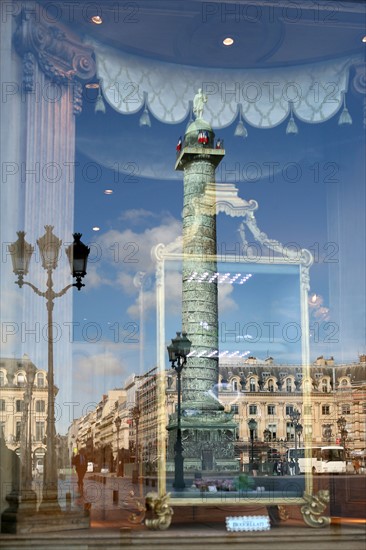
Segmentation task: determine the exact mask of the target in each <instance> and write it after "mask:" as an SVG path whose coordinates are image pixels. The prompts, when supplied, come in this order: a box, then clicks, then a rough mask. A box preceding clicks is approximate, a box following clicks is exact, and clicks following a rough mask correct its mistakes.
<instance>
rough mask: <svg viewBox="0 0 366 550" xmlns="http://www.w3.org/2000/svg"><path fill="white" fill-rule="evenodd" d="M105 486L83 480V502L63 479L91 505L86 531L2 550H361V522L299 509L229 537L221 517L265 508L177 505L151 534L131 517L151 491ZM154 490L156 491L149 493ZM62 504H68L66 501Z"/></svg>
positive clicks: (364, 533) (24, 539)
mask: <svg viewBox="0 0 366 550" xmlns="http://www.w3.org/2000/svg"><path fill="white" fill-rule="evenodd" d="M105 479H106V481H105V483H99V482H97V481H93V480H92V479H91V476H89V477H86V479H85V489H84V494H85V498H84V499H82V498H80V497H79V496H78V495H77V492H76V478H75V479H74V477H72V478H69V479H66V480H65V485H64V491H65V489H66V488H67V487H69V488H71V489H72V490H71V493H72V507H73V508H74V509H75V508H77V507H83V506H84V505H85V503H88V502H89V503H90V504H91V509H90V518H91V526H90V528H89V529H83V530H77V531H75V530H73V531H64V532H62V533H45V534H30V535H1V538H0V548H1V549H5V550H20V549H29V548H35V549H54V550H61V549H62V550H65V549H66V548H67V549H68V550H94V549H99V548H104V550H109V549H113V548H131V549H136V550H140V549H141V550H148V549H149V548H156V549H159V550H160V549H163V550H164V549H166V550H167V549H169V550H172V549H175V548H180V549H182V550H206V549H207V550H208V549H209V550H212V549H222V550H226V549H228V548H229V549H230V550H236V549H239V548H240V549H241V550H243V549H244V548H245V550H262V549H265V548H267V547H268V548H270V549H271V550H283V549H285V550H286V549H291V550H294V547H296V550H309V549H310V548H313V547H315V548H316V550H344V549H345V548H347V546H348V547H349V548H352V550H365V547H366V523H365V521H357V520H345V519H336V518H334V519H333V522H332V524H331V525H330V526H329V527H326V528H321V529H312V528H310V527H307V526H305V524H304V522H303V520H302V517H301V514H300V511H299V509H297V510H295V507H291V508H290V507H288V512H289V515H290V519H289V520H287V521H285V522H281V525H280V526H279V527H276V528H272V529H271V530H270V531H262V532H248V533H230V532H227V531H226V527H225V517H227V516H239V515H266V508H265V507H261V506H260V505H259V504H258V503H257V504H256V505H255V506H245V507H243V506H239V505H238V506H237V507H235V506H234V507H230V508H229V507H226V506H223V507H215V508H210V507H205V506H197V507H196V506H194V507H193V506H189V507H188V506H187V507H180V506H179V507H178V506H177V507H175V509H174V515H173V518H172V525H171V526H170V527H169V529H167V530H166V531H151V530H148V529H147V528H146V527H145V525H144V524H143V523H141V522H139V521H137V522H136V523H132V522H131V520H130V517H131V514H132V513H133V512H137V511H138V510H137V506H136V499H137V500H139V498H140V499H141V501H142V502H143V501H144V498H143V496H142V495H141V491H142V489H144V491H145V492H148V491H151V490H152V489H151V488H149V487H147V488H146V487H143V486H142V484H140V485H133V484H132V482H131V479H130V478H115V477H112V476H111V475H109V476H106V478H105ZM153 490H154V489H153ZM64 503H65V504H66V501H64Z"/></svg>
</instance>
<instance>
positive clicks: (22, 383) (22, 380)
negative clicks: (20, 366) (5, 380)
mask: <svg viewBox="0 0 366 550" xmlns="http://www.w3.org/2000/svg"><path fill="white" fill-rule="evenodd" d="M17 386H25V376H24V373H23V372H19V373H18V374H17Z"/></svg>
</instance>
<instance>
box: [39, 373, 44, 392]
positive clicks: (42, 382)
mask: <svg viewBox="0 0 366 550" xmlns="http://www.w3.org/2000/svg"><path fill="white" fill-rule="evenodd" d="M37 387H38V388H44V374H43V372H38V373H37Z"/></svg>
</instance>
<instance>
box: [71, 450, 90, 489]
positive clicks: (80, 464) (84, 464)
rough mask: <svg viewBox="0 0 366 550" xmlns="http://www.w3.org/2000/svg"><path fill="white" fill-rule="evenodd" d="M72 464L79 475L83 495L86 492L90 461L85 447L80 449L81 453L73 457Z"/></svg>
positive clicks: (79, 485)
mask: <svg viewBox="0 0 366 550" xmlns="http://www.w3.org/2000/svg"><path fill="white" fill-rule="evenodd" d="M72 465H73V466H75V470H76V473H77V476H78V489H79V493H80V495H81V496H83V494H84V477H85V474H86V470H87V468H88V461H87V458H86V455H85V451H84V449H80V451H79V453H78V454H77V455H75V456H74V457H73V458H72Z"/></svg>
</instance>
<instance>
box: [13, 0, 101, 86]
mask: <svg viewBox="0 0 366 550" xmlns="http://www.w3.org/2000/svg"><path fill="white" fill-rule="evenodd" d="M14 43H15V46H16V48H17V51H18V53H19V54H20V55H22V56H23V67H24V75H23V82H24V86H25V91H28V92H29V91H32V90H33V85H34V83H33V72H34V61H35V60H36V61H37V62H38V65H39V67H40V68H41V70H42V71H43V72H44V73H45V75H46V76H48V77H49V78H50V79H51V80H52V81H53V82H56V83H58V84H61V85H67V84H70V83H71V82H78V81H87V80H90V79H91V78H92V77H93V76H94V74H95V61H94V59H93V57H92V55H93V49H92V48H90V47H89V46H86V45H84V44H82V43H81V42H79V41H78V40H77V39H75V37H74V36H71V34H70V33H69V32H68V31H67V29H66V28H64V27H63V26H62V27H61V26H59V25H54V24H53V25H50V24H49V23H46V22H45V21H44V20H42V19H41V18H40V14H39V13H38V10H37V9H36V8H35V7H34V6H33V7H29V8H27V7H24V8H23V9H22V11H21V13H20V15H19V19H18V27H17V29H16V31H15V34H14Z"/></svg>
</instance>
